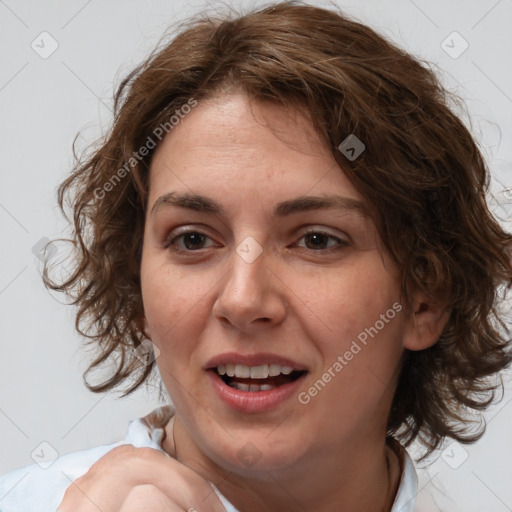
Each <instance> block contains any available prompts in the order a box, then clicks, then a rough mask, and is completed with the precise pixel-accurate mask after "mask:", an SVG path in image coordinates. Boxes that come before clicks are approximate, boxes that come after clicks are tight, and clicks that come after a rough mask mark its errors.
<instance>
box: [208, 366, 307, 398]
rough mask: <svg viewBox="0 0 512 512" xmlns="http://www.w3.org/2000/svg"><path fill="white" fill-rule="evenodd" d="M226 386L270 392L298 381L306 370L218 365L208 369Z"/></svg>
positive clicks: (283, 367) (248, 390)
mask: <svg viewBox="0 0 512 512" xmlns="http://www.w3.org/2000/svg"><path fill="white" fill-rule="evenodd" d="M210 371H212V372H214V373H215V374H216V375H217V376H218V377H219V378H220V379H221V380H222V381H223V382H224V383H225V384H226V385H227V386H229V387H231V388H234V389H237V390H239V391H245V392H249V393H257V392H262V391H271V390H272V389H275V388H278V387H281V386H284V385H286V384H290V383H292V382H294V381H296V380H297V379H300V378H301V377H302V376H303V375H305V374H306V373H307V370H296V369H294V368H293V367H291V366H285V365H280V364H262V365H258V366H249V365H245V364H233V363H226V364H223V363H221V364H219V365H217V366H216V367H214V368H210Z"/></svg>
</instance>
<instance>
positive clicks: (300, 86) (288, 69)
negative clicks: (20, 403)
mask: <svg viewBox="0 0 512 512" xmlns="http://www.w3.org/2000/svg"><path fill="white" fill-rule="evenodd" d="M228 86H231V87H234V88H237V89H240V90H243V91H245V92H246V93H247V94H248V95H249V97H251V98H253V99H255V100H268V101H272V102H275V103H277V104H280V105H283V106H290V107H292V108H300V109H301V111H302V112H303V113H305V115H308V117H309V118H310V119H311V122H312V123H313V126H314V128H315V129H316V130H317V132H318V133H319V134H320V136H321V138H322V140H323V141H325V143H326V144H327V145H328V147H329V148H330V149H331V150H332V154H333V155H334V157H335V159H336V160H337V162H338V163H339V165H340V167H341V168H342V169H343V170H344V172H345V173H346V175H347V176H348V178H349V179H350V180H351V182H352V183H353V184H354V186H355V187H356V188H357V189H358V190H359V192H360V193H361V194H362V195H363V197H365V198H366V200H367V201H368V202H369V204H370V205H372V206H373V209H374V212H375V221H376V225H377V228H378V230H379V233H380V236H381V238H382V241H383V244H384V246H385V247H386V248H387V250H388V251H389V252H390V254H391V256H392V257H393V258H394V260H395V262H396V264H397V265H398V267H399V268H400V269H401V272H402V294H403V299H404V301H405V304H406V306H407V305H408V304H409V303H408V298H409V297H410V296H411V292H412V291H415V290H419V291H421V292H423V293H425V294H427V296H428V297H431V298H432V301H435V303H437V304H438V305H441V306H442V307H444V308H448V309H451V310H452V314H451V317H450V320H449V322H448V324H447V326H446V328H445V330H444V332H443V334H442V336H441V337H440V338H439V340H438V342H437V343H436V344H435V345H434V346H432V347H431V348H429V349H427V350H423V351H418V352H412V351H407V350H406V351H405V354H404V364H403V367H402V370H401V373H400V377H399V383H398V387H397V390H396V393H395V397H394V401H393V404H392V408H391V412H390V416H389V422H388V433H389V434H392V435H395V437H398V438H399V439H400V440H401V441H402V442H404V443H405V445H406V446H407V445H408V444H410V442H412V440H413V439H415V438H416V437H418V438H419V439H420V441H421V442H422V443H423V444H424V446H425V447H426V448H427V454H429V453H431V452H432V451H433V450H434V449H435V448H437V446H438V445H439V443H440V441H442V439H443V438H444V437H445V436H450V437H452V438H454V439H457V440H459V441H461V442H474V441H476V440H477V439H479V438H480V437H481V435H482V434H483V431H484V428H481V429H480V432H477V433H471V432H470V431H469V424H470V423H469V421H468V413H469V412H475V410H483V409H484V408H486V407H487V406H488V405H489V404H490V403H491V402H492V400H493V398H494V395H495V391H496V389H497V388H498V385H497V384H496V383H493V382H491V381H490V379H489V377H490V376H493V375H495V374H496V373H497V372H499V371H500V370H502V369H504V368H506V367H507V365H508V364H509V363H510V359H511V356H510V348H511V347H510V342H509V338H508V337H507V335H508V331H507V328H506V325H505V323H504V321H503V317H502V315H501V314H500V313H499V311H498V310H497V308H498V306H499V304H500V303H501V301H500V296H499V293H498V292H499V291H500V290H502V289H503V287H504V286H506V287H507V288H508V286H509V285H510V283H511V280H512V267H511V260H510V250H511V246H512V237H511V236H510V235H509V234H508V233H506V232H504V231H503V229H502V228H501V227H500V225H499V224H498V223H497V221H496V220H495V219H494V218H493V216H492V215H491V213H490V212H489V210H488V207H487V204H486V199H485V194H486V191H487V188H488V182H489V172H488V170H487V167H486V164H485V162H484V160H483V158H482V155H481V153H480V151H479V149H478V147H477V145H476V144H475V142H474V140H473V138H472V137H471V134H470V133H469V131H468V129H467V128H466V127H465V126H464V124H463V123H462V121H461V120H460V119H459V118H458V117H457V116H456V115H455V114H454V113H452V111H451V109H450V108H449V105H448V100H449V98H451V96H449V95H448V94H447V92H446V91H445V90H444V89H443V88H442V86H441V85H440V84H439V82H438V81H437V79H436V77H435V75H434V73H433V72H432V71H431V70H430V69H429V68H428V66H427V65H426V64H424V63H422V62H420V61H418V60H417V59H415V58H413V57H411V56H410V55H408V54H407V53H406V52H404V51H403V50H401V49H399V48H398V47H396V46H395V45H394V44H392V43H390V42H389V41H387V40H386V39H384V38H383V37H382V36H380V35H378V34H377V33H376V32H375V31H373V30H372V29H370V28H369V27H367V26H365V25H363V24H360V23H358V22H356V21H354V20H351V19H349V18H348V17H347V16H345V15H344V14H342V13H341V12H337V11H334V10H332V11H331V10H327V9H321V8H317V7H313V6H308V5H307V4H303V3H298V2H282V3H277V4H273V5H270V6H268V7H266V8H261V9H260V10H257V11H253V12H251V13H248V14H246V15H237V16H222V17H218V18H214V19H211V18H210V17H209V16H208V15H202V16H200V17H198V18H195V19H192V20H190V21H189V22H188V24H187V25H186V26H185V27H183V29H182V30H181V32H180V33H179V34H178V35H177V36H176V37H175V38H174V39H173V40H172V42H171V43H170V44H165V45H163V46H162V47H161V48H158V47H157V48H156V49H155V50H154V52H153V53H152V54H151V55H150V56H149V58H148V59H147V60H146V61H145V62H143V63H142V64H141V65H140V66H139V67H137V68H136V69H135V70H134V71H133V72H132V73H130V74H129V75H128V77H127V78H126V79H125V80H123V81H122V83H121V84H120V85H119V87H118V89H117V91H116V94H115V98H114V123H113V126H112V128H111V130H110V131H109V133H108V134H106V135H105V136H104V137H103V138H102V140H100V141H99V146H98V147H95V148H92V151H90V152H88V153H87V152H85V153H84V154H82V156H81V158H78V159H77V163H76V166H75V169H74V172H73V173H72V175H71V176H70V177H68V178H67V179H66V180H65V181H64V182H63V183H62V184H61V186H60V188H59V191H58V199H59V204H60V207H61V209H62V210H63V212H64V204H63V203H64V200H65V197H67V195H69V196H70V206H71V208H72V213H73V224H74V231H73V243H74V247H75V254H74V257H73V265H74V266H73V272H72V273H71V275H70V276H69V277H68V278H67V279H64V282H62V283H60V284H57V283H55V282H54V281H52V280H51V279H50V278H49V277H48V272H47V270H48V269H47V268H45V271H44V275H43V278H44V280H45V284H46V285H47V286H49V287H50V288H52V289H54V290H60V291H65V292H67V294H68V295H69V296H70V297H72V299H73V302H72V303H73V304H75V305H77V306H78V311H77V318H76V328H77V330H78V331H79V332H81V333H82V334H83V335H85V336H87V337H88V338H90V339H91V341H90V342H89V343H93V344H95V345H97V346H98V347H99V353H98V356H97V358H96V359H95V360H94V361H93V362H92V363H91V364H90V366H89V368H88V370H87V371H86V372H85V373H84V381H85V383H86V385H87V387H88V388H89V389H90V390H92V391H95V392H103V391H106V390H109V389H112V388H114V387H116V386H117V385H118V384H120V383H121V382H123V381H124V380H125V379H128V378H130V379H134V382H132V385H131V386H130V387H129V388H128V390H127V391H126V392H125V393H124V394H123V395H122V396H125V395H127V394H129V393H131V392H132V391H134V390H135V389H136V388H137V387H138V386H140V385H141V384H142V383H143V382H144V381H147V379H148V377H149V375H150V373H151V370H152V368H153V366H154V363H151V364H149V365H144V364H142V363H141V362H140V361H139V360H138V359H137V358H136V357H135V355H134V352H133V349H134V348H135V347H138V346H139V344H140V343H141V331H140V326H141V324H140V319H141V317H142V315H143V306H142V297H141V289H140V281H139V265H140V255H141V244H142V236H143V222H144V214H145V208H146V200H147V187H148V175H149V168H150V164H151V156H152V154H153V152H154V149H151V150H150V151H149V152H148V153H147V154H146V156H144V158H139V156H140V155H139V154H138V150H139V149H140V148H142V147H144V146H145V145H146V146H148V140H149V138H151V139H152V140H153V141H154V142H155V130H156V129H157V127H159V126H165V123H167V126H168V125H169V119H170V116H172V115H173V114H174V113H176V114H178V112H177V111H179V110H180V109H181V108H182V106H183V105H186V104H187V103H188V104H190V102H191V100H192V99H193V100H194V101H201V100H202V99H206V98H209V97H213V96H215V95H216V94H218V93H219V92H220V91H224V90H226V88H227V87H228ZM350 134H354V135H355V136H356V137H357V138H358V139H360V140H361V141H363V143H364V144H365V146H366V149H365V151H364V152H363V153H362V154H361V155H360V156H359V157H358V158H356V159H354V160H352V159H348V158H346V155H344V154H343V153H342V152H341V151H340V150H339V149H338V146H339V145H340V143H341V142H342V141H343V140H345V139H346V137H347V136H348V135H350ZM148 137H149V138H148ZM136 153H137V155H138V156H137V155H136ZM134 155H136V156H137V158H136V159H135V156H134ZM130 159H132V160H130ZM126 162H131V163H130V167H131V168H127V166H126ZM122 169H124V172H123V171H122ZM115 176H117V178H116V179H115V182H114V181H113V178H115ZM109 183H110V185H108V184H109ZM72 192H74V194H72ZM83 325H85V329H84V328H83ZM115 355H117V356H118V359H117V361H116V368H115V371H114V372H112V374H111V375H110V377H109V378H108V379H106V380H105V381H104V382H101V383H100V384H97V385H91V384H89V383H88V382H87V380H86V376H87V374H88V373H89V372H90V371H91V370H93V369H95V368H99V367H101V366H102V365H103V364H104V363H106V362H107V361H108V360H109V359H110V358H111V357H113V356H115ZM500 383H501V381H500Z"/></svg>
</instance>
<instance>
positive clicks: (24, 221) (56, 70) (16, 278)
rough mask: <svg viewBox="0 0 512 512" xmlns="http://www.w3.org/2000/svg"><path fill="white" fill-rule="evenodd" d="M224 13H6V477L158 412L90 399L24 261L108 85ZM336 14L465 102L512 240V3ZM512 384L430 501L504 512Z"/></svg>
mask: <svg viewBox="0 0 512 512" xmlns="http://www.w3.org/2000/svg"><path fill="white" fill-rule="evenodd" d="M261 4H262V2H255V1H253V2H237V3H236V4H235V3H233V4H231V5H235V6H242V5H244V6H258V5H261ZM317 4H318V5H324V6H325V5H328V4H327V3H326V2H317ZM221 5H222V4H221V3H220V2H210V7H208V4H206V3H205V2H193V3H185V2H183V1H181V0H180V1H174V2H173V1H171V0H167V1H165V0H152V1H148V0H144V1H140V0H139V1H135V0H124V1H121V0H117V1H114V0H106V1H105V0H104V1H102V2H100V1H99V0H89V1H87V0H71V1H69V0H68V1H57V0H51V1H44V2H43V1H36V0H33V1H27V0H0V62H1V66H0V113H1V122H0V148H1V163H0V169H1V170H0V172H1V186H0V233H1V237H2V243H1V248H2V249H1V251H0V327H1V331H0V332H1V347H2V357H1V359H0V434H1V446H0V450H1V455H0V474H2V473H5V472H7V471H10V470H12V469H14V468H17V467H19V466H23V465H26V464H31V463H33V461H32V459H31V456H30V454H31V453H32V452H33V450H34V449H35V448H36V447H37V446H39V444H40V443H41V442H42V441H46V442H48V443H50V444H51V445H52V446H53V447H55V449H56V450H57V451H58V453H59V454H61V455H62V454H65V453H68V452H71V451H75V450H78V449H83V448H88V447H92V446H96V445H99V444H108V443H112V442H115V441H118V440H120V439H121V438H122V437H124V435H125V432H126V426H127V422H128V421H129V420H130V419H133V418H136V417H139V416H141V415H143V414H145V413H147V412H149V411H151V410H152V409H153V408H154V407H155V406H157V405H158V401H157V392H156V389H154V388H153V389H148V390H143V391H140V392H137V393H136V394H135V395H133V396H132V397H128V398H125V399H124V400H119V399H117V396H118V395H117V394H116V393H108V394H104V395H97V394H93V393H90V392H89V391H88V390H87V389H86V388H85V386H84V385H83V383H82V372H83V370H84V369H85V368H86V363H87V361H88V360H89V359H90V354H88V353H86V351H85V350H84V349H83V348H82V347H83V345H82V343H81V339H80V337H79V336H78V335H77V334H76V333H75V332H74V328H73V322H74V317H73V309H72V307H71V306H65V305H63V304H61V303H59V301H63V297H58V296H57V297H55V298H54V297H52V296H51V295H50V294H49V293H48V292H47V291H46V290H45V288H44V287H43V285H42V281H41V278H40V270H41V264H40V261H39V259H38V258H37V257H36V255H35V254H34V253H33V252H32V248H33V246H34V245H35V244H36V243H37V242H38V241H39V240H40V239H41V238H43V237H47V238H49V239H54V238H57V237H59V236H61V234H62V230H63V229H64V228H65V222H64V220H63V219H62V217H61V216H60V214H59V210H58V208H57V206H56V194H55V190H56V186H57V185H58V183H59V182H60V181H61V180H62V179H63V177H64V176H65V175H66V174H67V173H68V172H69V170H70V168H71V165H72V153H71V143H72V140H73V137H74V136H75V134H76V133H77V132H78V131H81V133H82V136H83V137H82V138H81V139H80V140H81V141H82V142H84V141H85V142H86V143H87V142H92V141H93V140H94V139H95V137H96V136H97V135H98V134H99V133H100V130H101V128H106V127H107V126H108V124H109V121H110V119H111V111H110V107H111V106H112V101H111V97H112V88H113V84H114V83H119V80H120V78H122V77H124V75H125V74H126V73H127V72H128V71H130V70H131V69H132V68H133V67H134V66H135V65H136V64H138V63H139V62H140V61H141V60H142V59H143V58H144V57H145V56H147V55H148V53H149V51H150V50H151V49H152V48H153V46H154V45H155V44H156V42H157V41H158V39H159V38H160V37H161V36H162V34H163V33H164V31H165V29H166V28H167V27H168V26H169V25H171V24H173V23H174V22H175V21H176V20H177V19H183V18H184V17H186V16H187V15H188V14H191V13H195V12H198V11H199V10H202V9H203V8H205V7H208V8H210V9H213V10H214V9H215V8H216V7H217V8H219V7H221ZM338 5H340V6H342V7H344V8H345V10H346V12H348V13H349V14H352V15H353V16H356V17H358V18H359V19H360V20H362V21H364V22H367V23H369V24H370V25H371V26H372V27H373V28H375V29H377V30H378V31H380V32H381V33H383V34H385V35H387V36H388V37H390V38H391V39H393V40H395V41H396V42H398V43H399V44H400V45H402V46H403V47H404V48H406V49H407V50H408V51H410V52H412V53H413V54H415V55H416V56H418V57H420V58H423V59H426V60H428V61H430V62H432V63H434V64H435V65H436V66H438V67H439V73H440V76H441V78H442V80H443V81H444V83H445V84H446V85H447V86H448V87H449V88H450V89H451V90H455V91H456V92H458V93H459V94H460V95H461V96H462V97H463V98H464V99H465V100H466V104H467V106H468V109H469V112H470V114H471V119H472V130H473V133H474V134H475V136H476V137H477V138H478V140H479V141H480V143H481V145H482V147H483V148H484V149H485V155H486V157H487V159H488V162H489V165H490V167H491V169H492V173H493V178H494V180H493V188H492V190H493V195H492V197H490V201H491V205H492V207H493V209H494V210H495V212H496V213H497V214H498V215H499V216H500V217H501V218H503V221H504V222H506V223H507V225H508V227H509V228H511V227H512V226H511V224H510V208H509V206H508V205H502V206H498V203H499V202H501V203H502V202H503V201H504V200H505V199H507V194H506V193H504V191H503V190H504V187H505V188H506V187H510V186H512V144H511V137H512V67H511V54H512V30H511V27H512V0H499V1H497V0H478V1H477V0H473V1H463V0H456V1H450V2H447V1H444V0H434V1H426V0H414V1H413V0H393V1H385V2H382V1H378V0H365V1H359V2H356V1H353V2H348V1H341V0H340V1H339V2H338ZM43 31H47V32H49V33H50V34H51V36H52V37H53V38H54V39H55V40H56V41H57V42H58V45H59V46H58V49H57V50H56V51H55V52H54V53H53V54H52V55H51V56H50V57H48V58H47V59H43V58H41V57H40V56H39V55H38V54H37V53H36V52H35V51H34V50H33V49H32V48H31V43H32V41H34V40H36V42H37V41H40V36H39V35H40V34H41V32H43ZM453 31H457V32H458V33H459V34H460V35H461V36H462V37H463V38H464V39H465V40H466V41H467V43H468V44H469V47H468V49H467V50H466V51H465V52H464V53H463V54H462V55H460V56H459V57H458V58H453V52H454V51H455V49H456V48H457V47H458V45H459V40H458V39H457V37H458V36H452V37H451V38H449V39H448V40H447V43H445V45H444V46H445V47H444V48H443V47H442V42H443V41H444V40H445V39H446V38H447V36H449V35H450V34H451V33H452V32H453ZM454 37H455V39H454ZM446 45H449V46H453V47H455V48H453V49H452V50H450V49H449V48H447V47H446ZM46 48H48V46H46ZM445 50H448V51H451V52H452V56H450V55H449V54H448V53H447V52H446V51H445ZM82 147H83V145H82ZM509 199H510V198H509ZM57 299H58V300H57ZM510 377H511V375H510V373H508V374H506V375H504V378H505V379H506V386H507V391H506V394H505V396H504V398H503V400H502V401H501V402H500V403H499V404H497V405H496V406H494V407H493V408H492V409H491V410H489V411H488V412H487V413H486V418H487V419H488V423H489V425H488V430H487V433H486V435H485V436H484V438H483V439H482V440H481V441H480V442H478V443H477V444H475V445H472V446H466V447H464V450H465V452H464V451H461V450H462V448H461V447H460V446H457V445H452V446H449V447H448V448H447V451H446V452H444V456H442V457H439V454H438V455H437V456H438V457H439V458H437V460H436V459H435V458H432V459H431V460H430V462H431V465H430V467H429V468H428V472H427V470H425V471H420V475H421V478H424V481H423V483H427V482H428V481H429V479H430V483H427V487H428V486H436V487H437V488H440V489H444V490H445V491H444V492H445V493H446V494H447V496H448V498H447V499H451V500H453V501H454V502H456V503H457V504H458V507H460V510H464V511H465V512H469V511H480V512H481V511H482V510H485V511H486V512H502V511H507V510H512V487H511V486H510V482H511V480H512V436H511V435H510V432H511V429H510V425H511V424H512V404H510V402H511V401H512V393H511V392H510V391H511V388H512V386H511V384H510V380H511V379H510ZM449 444H450V442H449V441H448V442H447V444H446V445H447V446H448V445H449ZM413 453H414V450H413ZM466 454H467V460H465V461H464V462H462V461H463V460H464V458H465V457H466ZM459 464H460V466H459ZM451 466H459V467H457V469H454V468H452V467H451ZM423 483H422V484H421V485H423ZM448 503H449V502H448ZM447 507H448V508H446V510H449V511H450V512H451V511H452V510H455V509H456V507H455V506H452V505H448V506H447Z"/></svg>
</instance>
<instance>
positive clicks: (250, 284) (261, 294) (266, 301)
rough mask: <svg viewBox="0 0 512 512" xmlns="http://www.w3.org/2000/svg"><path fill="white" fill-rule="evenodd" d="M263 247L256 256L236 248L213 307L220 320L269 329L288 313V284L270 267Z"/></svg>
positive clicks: (245, 328) (244, 328)
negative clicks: (286, 300)
mask: <svg viewBox="0 0 512 512" xmlns="http://www.w3.org/2000/svg"><path fill="white" fill-rule="evenodd" d="M240 245H242V244H240ZM239 249H240V246H239ZM262 249H263V251H262V252H261V253H260V254H259V255H257V257H255V258H254V259H253V257H254V254H253V255H252V257H251V254H250V252H249V253H248V254H247V253H244V252H242V251H240V252H237V251H233V253H232V255H231V259H230V262H229V265H230V268H229V269H228V272H227V274H226V275H225V276H224V277H223V278H222V280H221V289H220V292H219V294H218V297H217V299H216V301H215V303H214V306H213V315H214V316H215V317H216V318H217V319H219V321H221V322H223V323H224V324H226V325H231V326H233V327H235V328H237V329H238V330H240V331H245V332H251V331H252V332H255V331H257V330H259V329H268V328H269V327H270V326H274V325H277V324H279V323H280V322H282V320H283V319H284V317H285V314H286V302H285V294H284V293H283V290H284V287H285V285H284V283H283V281H282V280H281V279H280V278H279V276H278V273H277V272H276V271H275V269H272V268H270V267H269V264H270V256H269V254H268V252H269V251H267V250H265V248H262ZM253 250H255V248H254V246H253V247H252V248H251V251H253ZM258 252H259V251H258Z"/></svg>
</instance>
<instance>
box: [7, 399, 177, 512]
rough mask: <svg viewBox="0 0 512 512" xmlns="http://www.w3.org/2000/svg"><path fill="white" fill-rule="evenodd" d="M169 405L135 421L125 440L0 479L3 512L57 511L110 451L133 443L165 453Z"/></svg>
mask: <svg viewBox="0 0 512 512" xmlns="http://www.w3.org/2000/svg"><path fill="white" fill-rule="evenodd" d="M173 413H174V410H173V409H172V408H171V407H170V406H163V407H159V408H157V409H155V410H154V411H152V412H151V413H149V414H148V415H147V416H145V417H143V418H137V419H135V420H132V421H131V422H130V423H129V425H128V431H127V434H126V437H125V439H124V440H122V441H119V442H117V443H113V444H109V445H104V446H97V447H94V448H90V449H87V450H80V451H76V452H73V453H69V454H67V455H62V456H61V457H58V458H57V459H56V460H55V461H54V462H53V463H52V464H51V465H48V464H46V465H45V466H44V467H43V465H41V466H40V465H38V464H32V465H29V466H24V467H22V468H19V469H16V470H14V471H11V472H10V473H7V474H6V475H3V476H0V512H27V511H29V510H30V512H49V511H52V512H53V511H55V510H56V509H57V507H58V506H59V504H60V503H61V501H62V498H63V497H64V493H65V492H66V489H67V488H68V487H69V486H70V485H71V484H72V482H73V481H74V480H76V479H77V478H79V477H81V476H82V475H84V474H85V473H87V471H88V470H89V469H90V467H91V466H92V465H93V464H94V463H95V462H97V461H98V460H99V459H101V457H103V456H104V455H106V454H107V453H108V452H109V451H110V450H113V449H114V448H117V447H118V446H121V445H125V444H131V445H133V446H135V447H136V448H139V447H149V448H155V449H157V450H161V451H163V448H162V446H161V443H162V440H163V438H164V437H165V430H164V426H165V424H166V423H167V422H168V421H169V419H170V418H171V417H172V415H173Z"/></svg>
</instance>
